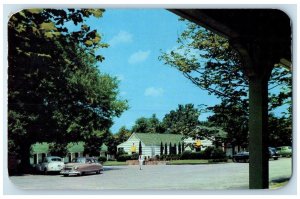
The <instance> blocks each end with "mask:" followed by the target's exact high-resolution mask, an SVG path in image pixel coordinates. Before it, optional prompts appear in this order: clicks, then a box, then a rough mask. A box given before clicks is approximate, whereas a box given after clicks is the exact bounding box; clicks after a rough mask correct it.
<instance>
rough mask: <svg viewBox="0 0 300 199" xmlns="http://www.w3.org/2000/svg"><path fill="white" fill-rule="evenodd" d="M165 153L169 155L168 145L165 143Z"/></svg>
mask: <svg viewBox="0 0 300 199" xmlns="http://www.w3.org/2000/svg"><path fill="white" fill-rule="evenodd" d="M165 155H168V145H167V143H165Z"/></svg>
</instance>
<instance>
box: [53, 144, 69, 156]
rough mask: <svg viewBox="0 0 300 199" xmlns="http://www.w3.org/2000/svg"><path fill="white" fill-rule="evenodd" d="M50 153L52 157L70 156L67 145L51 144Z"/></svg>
mask: <svg viewBox="0 0 300 199" xmlns="http://www.w3.org/2000/svg"><path fill="white" fill-rule="evenodd" d="M49 152H50V153H51V155H55V156H60V157H66V156H67V154H68V151H67V144H66V143H64V144H60V143H50V144H49Z"/></svg>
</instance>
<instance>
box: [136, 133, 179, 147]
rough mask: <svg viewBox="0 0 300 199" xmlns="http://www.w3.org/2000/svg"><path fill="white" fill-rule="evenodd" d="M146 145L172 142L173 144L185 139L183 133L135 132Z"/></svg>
mask: <svg viewBox="0 0 300 199" xmlns="http://www.w3.org/2000/svg"><path fill="white" fill-rule="evenodd" d="M134 135H135V136H136V137H137V138H139V139H140V140H141V141H142V142H143V143H144V144H145V145H160V143H161V142H162V143H163V144H165V143H167V144H169V143H170V142H171V143H172V144H178V143H179V142H182V141H183V136H182V135H177V134H160V133H134Z"/></svg>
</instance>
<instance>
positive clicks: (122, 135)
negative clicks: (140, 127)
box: [115, 126, 131, 144]
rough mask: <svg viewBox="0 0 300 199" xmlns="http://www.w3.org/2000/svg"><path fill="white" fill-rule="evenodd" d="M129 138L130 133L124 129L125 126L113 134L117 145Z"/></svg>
mask: <svg viewBox="0 0 300 199" xmlns="http://www.w3.org/2000/svg"><path fill="white" fill-rule="evenodd" d="M130 136H131V131H130V130H128V129H126V127H125V126H122V127H121V128H120V129H119V131H118V132H117V133H116V134H115V139H116V140H117V143H119V144H121V143H123V142H125V141H127V140H128V138H129V137H130Z"/></svg>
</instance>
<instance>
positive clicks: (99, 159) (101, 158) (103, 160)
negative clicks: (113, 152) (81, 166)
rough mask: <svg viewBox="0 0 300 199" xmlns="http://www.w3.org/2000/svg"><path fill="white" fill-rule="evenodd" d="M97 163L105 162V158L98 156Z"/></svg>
mask: <svg viewBox="0 0 300 199" xmlns="http://www.w3.org/2000/svg"><path fill="white" fill-rule="evenodd" d="M98 161H99V162H105V161H106V157H105V156H100V157H99V158H98Z"/></svg>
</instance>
